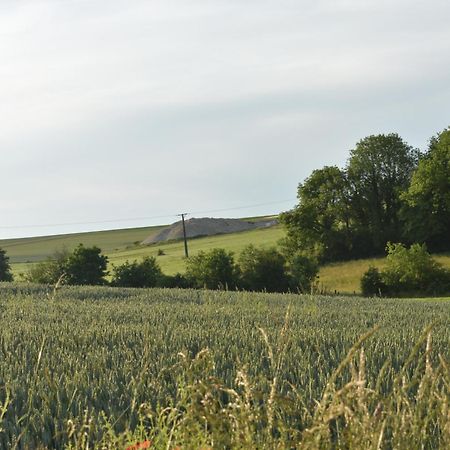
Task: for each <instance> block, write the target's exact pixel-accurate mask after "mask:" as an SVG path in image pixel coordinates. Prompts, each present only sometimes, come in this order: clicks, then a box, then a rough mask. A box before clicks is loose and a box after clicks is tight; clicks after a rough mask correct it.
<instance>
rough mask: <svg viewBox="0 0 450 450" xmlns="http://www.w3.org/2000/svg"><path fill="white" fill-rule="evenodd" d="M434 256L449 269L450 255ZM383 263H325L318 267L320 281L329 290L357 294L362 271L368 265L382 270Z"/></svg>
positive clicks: (369, 260)
mask: <svg viewBox="0 0 450 450" xmlns="http://www.w3.org/2000/svg"><path fill="white" fill-rule="evenodd" d="M434 258H435V259H436V260H437V261H438V262H439V263H441V264H442V265H443V266H444V267H447V268H449V269H450V255H434ZM385 265H386V260H385V258H371V259H358V260H354V261H346V262H339V263H333V264H327V265H325V266H323V267H321V268H320V274H319V275H320V283H321V285H322V286H323V287H324V288H325V289H326V290H327V291H330V292H334V291H335V290H336V291H337V292H338V293H342V294H358V293H360V292H361V287H360V280H361V277H362V276H363V274H364V272H366V271H367V269H368V268H369V267H370V266H374V267H377V268H378V269H380V270H382V269H383V268H384V267H385Z"/></svg>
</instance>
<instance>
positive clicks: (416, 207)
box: [281, 128, 450, 264]
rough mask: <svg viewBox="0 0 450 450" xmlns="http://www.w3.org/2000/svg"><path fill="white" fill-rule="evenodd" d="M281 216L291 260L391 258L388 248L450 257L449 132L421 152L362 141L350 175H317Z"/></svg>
mask: <svg viewBox="0 0 450 450" xmlns="http://www.w3.org/2000/svg"><path fill="white" fill-rule="evenodd" d="M297 196H298V204H297V206H295V207H294V208H293V209H292V210H291V211H288V212H285V213H283V214H282V215H281V222H282V223H283V224H284V225H285V227H286V230H287V237H286V238H285V239H284V241H283V244H282V245H283V249H284V252H285V253H286V254H295V253H300V254H303V255H305V256H308V257H312V258H314V259H315V260H317V261H318V262H319V263H320V264H322V263H327V262H332V261H342V260H349V259H356V258H364V257H370V256H378V255H382V254H384V251H385V249H386V245H387V244H388V242H395V243H403V244H407V245H411V244H414V243H419V244H426V246H427V247H428V249H429V250H431V251H446V250H450V128H447V129H445V130H444V131H442V132H441V133H439V134H438V135H436V136H434V137H432V138H431V139H430V142H429V146H428V149H427V150H426V151H425V152H420V151H419V150H417V149H414V148H412V147H411V146H410V145H408V144H407V143H406V142H405V141H404V140H403V139H402V138H401V137H400V136H399V135H398V134H395V133H392V134H379V135H373V136H368V137H366V138H364V139H362V140H361V141H359V142H358V143H357V144H356V146H355V148H354V149H352V150H351V151H350V156H349V159H348V161H347V163H346V165H345V167H343V168H339V167H337V166H325V167H323V168H322V169H317V170H314V171H313V172H312V174H311V175H310V176H309V177H308V178H307V179H306V180H305V181H304V182H303V183H300V184H299V186H298V191H297Z"/></svg>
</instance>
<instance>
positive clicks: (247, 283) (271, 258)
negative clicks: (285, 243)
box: [239, 245, 289, 292]
mask: <svg viewBox="0 0 450 450" xmlns="http://www.w3.org/2000/svg"><path fill="white" fill-rule="evenodd" d="M239 269H240V272H241V286H242V287H243V288H244V289H247V290H250V291H267V292H286V291H287V290H288V289H289V278H288V276H287V273H286V260H285V258H284V256H283V255H282V254H281V253H280V252H278V251H277V250H276V249H275V248H270V249H263V248H256V247H254V246H253V245H249V246H248V247H246V248H245V249H244V250H243V251H242V253H241V255H240V257H239Z"/></svg>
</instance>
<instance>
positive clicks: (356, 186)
mask: <svg viewBox="0 0 450 450" xmlns="http://www.w3.org/2000/svg"><path fill="white" fill-rule="evenodd" d="M418 157H419V152H418V151H417V150H414V149H413V148H412V147H410V146H409V145H408V144H407V143H406V142H404V141H403V140H402V138H401V137H400V136H399V135H398V134H395V133H391V134H387V135H385V134H379V135H376V136H368V137H366V138H364V139H362V140H361V141H359V142H358V143H357V144H356V147H355V148H354V149H353V150H351V152H350V159H349V160H348V163H347V174H348V180H349V183H350V184H351V190H352V195H353V198H352V212H353V214H354V215H355V219H356V221H357V223H356V225H357V226H358V227H359V228H360V229H364V230H365V231H366V232H367V233H368V237H369V239H370V240H371V244H372V248H373V251H374V252H375V253H380V252H383V251H384V248H385V246H386V242H388V241H393V242H398V241H399V240H400V239H401V236H402V226H401V223H400V209H401V206H402V199H401V194H402V192H404V191H406V190H407V189H408V186H409V182H410V180H411V176H412V173H413V171H414V170H415V168H416V167H417V161H418Z"/></svg>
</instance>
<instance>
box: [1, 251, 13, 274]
mask: <svg viewBox="0 0 450 450" xmlns="http://www.w3.org/2000/svg"><path fill="white" fill-rule="evenodd" d="M0 281H13V276H12V273H11V266H10V265H9V257H8V256H7V255H6V251H5V250H3V249H2V248H0Z"/></svg>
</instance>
